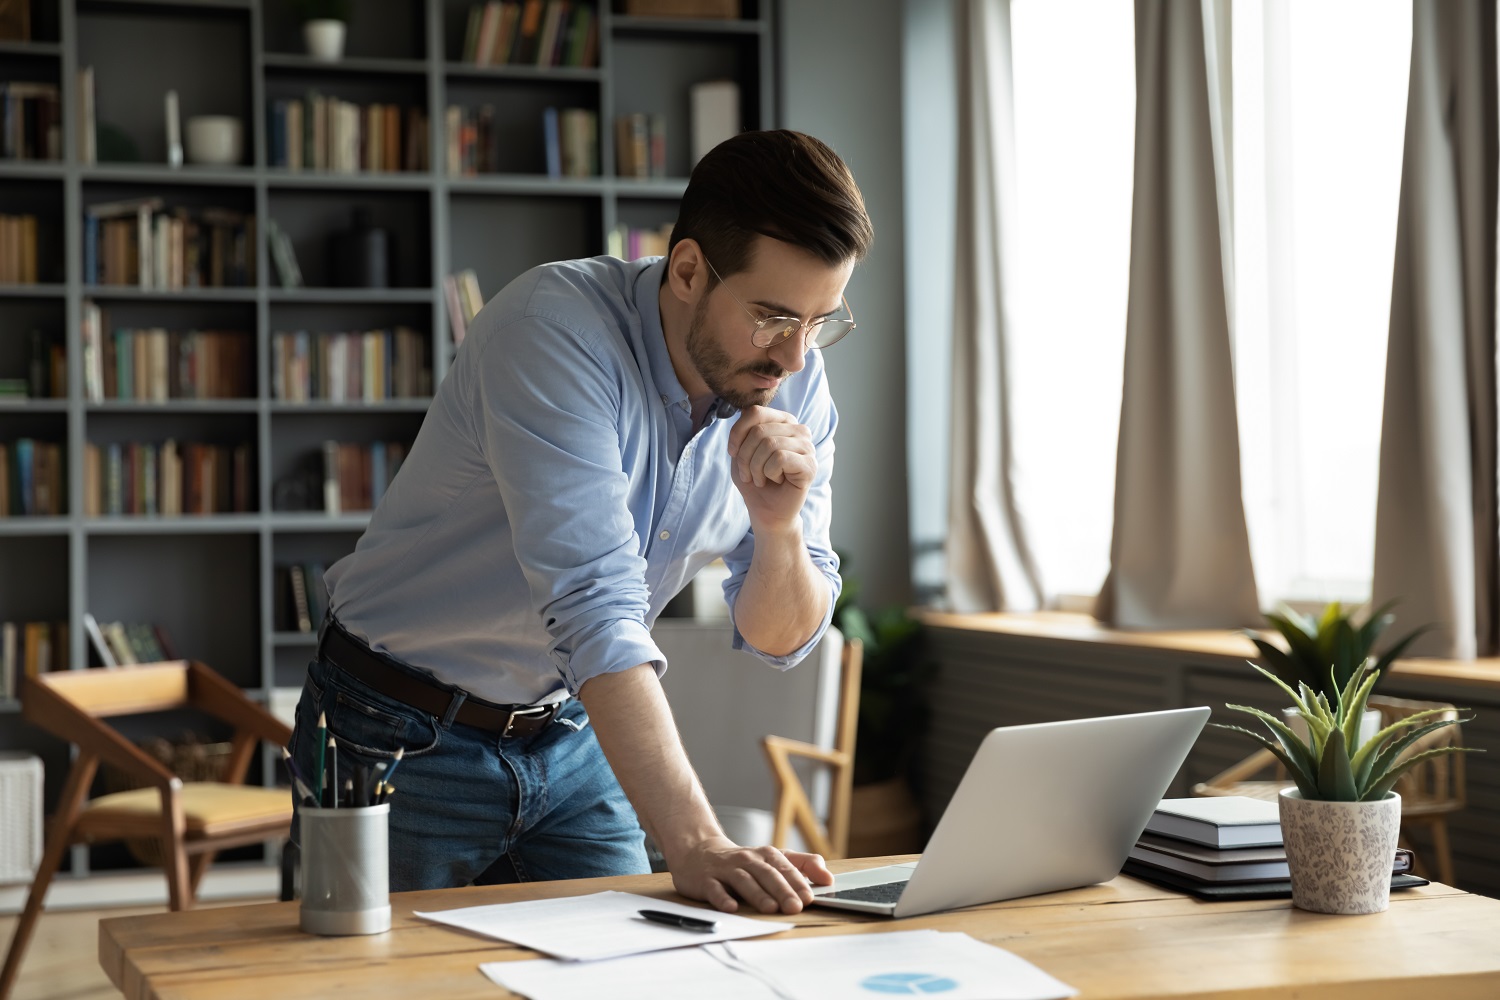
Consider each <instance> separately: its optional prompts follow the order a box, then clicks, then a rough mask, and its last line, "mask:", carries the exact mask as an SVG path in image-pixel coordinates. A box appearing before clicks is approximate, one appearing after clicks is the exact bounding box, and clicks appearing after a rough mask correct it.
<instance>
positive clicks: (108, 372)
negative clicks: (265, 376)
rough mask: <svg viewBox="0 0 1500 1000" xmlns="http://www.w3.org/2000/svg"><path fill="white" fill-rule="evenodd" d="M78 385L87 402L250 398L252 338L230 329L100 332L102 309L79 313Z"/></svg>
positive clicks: (91, 306) (86, 307)
mask: <svg viewBox="0 0 1500 1000" xmlns="http://www.w3.org/2000/svg"><path fill="white" fill-rule="evenodd" d="M81 316H82V324H81V327H82V329H81V331H80V340H81V341H82V344H83V365H84V371H83V385H84V393H85V396H86V398H87V399H88V400H89V402H92V403H97V402H101V401H103V400H110V399H115V400H138V401H143V402H154V403H164V402H167V401H168V400H173V399H252V398H254V396H255V338H254V335H253V334H251V333H248V332H245V331H235V330H166V329H163V328H161V327H156V328H153V329H147V330H131V329H124V328H121V329H117V330H115V331H113V332H112V333H110V334H108V335H107V336H105V335H102V334H101V330H102V327H103V314H102V313H101V311H100V310H99V309H98V307H97V306H96V305H95V304H94V303H92V302H90V301H87V300H86V301H85V303H84V307H83V310H82V313H81Z"/></svg>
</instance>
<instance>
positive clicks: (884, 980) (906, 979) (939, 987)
mask: <svg viewBox="0 0 1500 1000" xmlns="http://www.w3.org/2000/svg"><path fill="white" fill-rule="evenodd" d="M859 985H860V986H862V987H864V988H865V989H867V990H869V991H870V992H871V993H890V994H894V995H896V996H905V997H919V996H926V995H927V994H929V993H947V992H948V991H949V990H956V989H958V983H957V982H956V981H954V980H952V979H949V978H948V977H947V976H935V975H933V974H932V973H930V972H886V973H882V974H881V975H878V976H871V977H870V978H869V979H866V980H863V981H862V982H861V983H860V984H859Z"/></svg>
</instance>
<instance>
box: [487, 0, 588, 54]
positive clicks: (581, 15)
mask: <svg viewBox="0 0 1500 1000" xmlns="http://www.w3.org/2000/svg"><path fill="white" fill-rule="evenodd" d="M461 58H462V60H463V61H464V62H467V63H474V64H475V65H478V66H515V65H525V66H537V67H540V68H543V69H545V68H550V67H556V66H569V67H586V66H594V65H597V63H598V61H599V25H598V18H597V15H596V14H595V12H594V7H593V5H592V4H590V3H585V2H579V0H505V2H501V0H490V2H489V3H480V4H473V5H471V6H470V7H469V13H468V17H467V19H466V20H465V22H464V39H463V51H462V54H461Z"/></svg>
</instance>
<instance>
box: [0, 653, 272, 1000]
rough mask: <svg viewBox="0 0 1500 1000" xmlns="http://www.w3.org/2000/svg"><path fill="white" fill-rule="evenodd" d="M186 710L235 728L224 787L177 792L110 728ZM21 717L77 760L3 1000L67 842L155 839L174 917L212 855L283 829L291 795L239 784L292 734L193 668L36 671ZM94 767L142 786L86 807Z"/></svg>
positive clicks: (24, 917) (20, 930)
mask: <svg viewBox="0 0 1500 1000" xmlns="http://www.w3.org/2000/svg"><path fill="white" fill-rule="evenodd" d="M183 707H193V708H197V709H199V710H201V711H203V712H206V713H207V714H209V715H212V716H214V717H215V718H218V719H222V720H223V721H225V722H228V723H230V724H232V725H233V726H234V727H235V732H234V741H233V743H232V745H231V750H230V753H229V760H228V764H227V767H226V773H225V775H224V779H223V781H221V782H192V783H187V784H184V783H183V782H182V780H181V779H179V778H178V777H177V776H176V775H174V774H173V773H172V772H171V771H170V770H168V769H167V767H166V766H165V765H163V764H162V763H161V762H159V761H157V760H155V759H154V758H152V757H150V756H149V755H147V754H146V753H145V752H144V751H142V750H141V749H140V748H139V747H137V746H135V745H134V744H133V743H131V742H130V741H129V740H127V739H126V738H125V737H124V736H122V735H121V734H120V732H119V731H118V730H117V729H115V728H114V727H113V726H112V725H110V723H109V722H108V721H106V720H108V719H110V718H112V717H116V716H122V715H135V714H140V713H144V712H160V711H166V710H168V709H174V708H183ZM21 711H22V715H23V717H24V718H26V719H27V720H28V721H30V722H32V723H34V724H36V725H38V726H40V727H42V728H43V729H46V730H47V731H48V732H50V733H52V734H53V735H54V736H58V737H60V738H62V739H65V740H68V741H69V742H70V743H73V744H75V745H76V746H77V747H78V754H77V756H76V758H75V759H74V761H73V768H72V770H71V771H70V772H69V773H68V778H67V782H66V784H65V785H64V787H63V791H62V797H61V799H60V800H59V802H58V807H57V814H56V815H55V816H53V817H52V820H51V822H50V824H49V828H48V833H47V838H46V845H45V848H44V850H43V854H42V862H41V865H40V867H38V869H37V873H36V878H35V879H34V880H33V881H32V883H31V893H30V895H29V896H27V898H26V908H25V910H24V911H23V912H22V914H21V921H20V923H19V924H18V925H17V927H16V933H15V937H14V938H12V939H11V943H10V952H9V953H8V954H7V956H6V959H5V969H4V971H3V972H0V998H4V997H7V996H9V995H10V991H11V988H12V987H13V985H14V984H15V981H16V976H17V974H18V973H19V972H20V966H21V958H22V956H23V955H24V954H25V952H26V946H27V944H28V943H29V942H30V939H31V934H32V931H33V930H35V927H36V920H37V917H38V916H40V914H41V911H42V903H43V901H44V900H45V899H46V896H47V887H48V886H49V885H50V884H51V882H52V876H53V875H54V874H56V872H57V869H58V866H59V865H60V864H61V863H62V860H63V857H64V855H65V854H66V853H67V851H68V848H69V847H71V846H72V845H73V844H76V843H83V842H87V843H97V842H101V841H111V840H124V839H127V838H129V839H135V838H148V839H149V838H154V839H158V840H159V841H160V842H161V845H162V857H163V863H162V866H163V868H164V869H165V871H166V876H167V887H168V892H169V895H170V899H171V908H172V909H173V910H186V909H191V908H192V905H193V902H194V900H195V898H196V897H197V892H198V884H199V882H200V881H201V880H202V878H203V873H204V872H205V871H206V870H207V868H208V866H209V863H210V862H212V860H213V857H214V854H215V853H216V852H218V851H220V850H224V849H227V848H230V847H240V846H243V845H246V844H253V843H257V842H260V841H263V840H269V839H275V838H278V837H285V836H286V835H287V834H288V833H289V832H290V829H291V822H292V796H291V794H290V793H288V792H287V791H286V790H285V789H278V788H253V787H246V786H245V785H244V784H243V782H244V780H245V774H246V772H247V771H248V770H249V767H250V761H251V759H252V758H253V756H254V753H255V750H256V748H257V746H258V745H259V743H260V741H261V740H269V741H270V742H272V743H274V744H276V745H278V746H283V745H285V744H286V743H287V741H288V740H289V739H290V738H291V730H290V729H289V728H287V726H286V725H285V724H283V723H282V722H280V721H278V720H277V719H276V718H275V717H274V716H272V715H271V714H270V713H269V712H267V711H266V710H265V709H264V708H262V707H261V706H260V705H257V704H256V703H255V702H253V701H251V700H250V699H249V698H247V697H245V694H244V692H242V691H241V690H240V689H239V688H238V687H236V686H235V685H233V684H231V683H230V682H229V681H227V680H225V679H224V678H223V677H221V676H219V675H218V674H216V673H214V672H213V671H212V670H210V669H209V668H208V667H206V666H204V665H203V664H201V663H197V662H191V661H176V662H172V663H153V664H144V665H140V666H130V667H113V668H96V669H91V670H67V671H59V672H56V673H48V674H42V675H40V676H38V677H33V678H28V679H27V680H26V681H25V684H24V685H23V687H22V689H21ZM101 762H104V763H108V764H110V765H112V766H114V767H116V768H118V769H119V770H120V771H122V772H124V773H125V774H126V775H127V776H129V777H131V778H133V779H135V780H137V781H139V782H141V783H142V784H144V785H146V786H147V787H144V788H138V789H135V790H133V791H126V792H115V793H113V794H110V795H101V796H99V797H98V798H94V799H89V789H90V786H91V785H92V783H93V780H94V775H95V772H96V771H97V770H98V768H99V764H100V763H101Z"/></svg>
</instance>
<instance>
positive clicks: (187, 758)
mask: <svg viewBox="0 0 1500 1000" xmlns="http://www.w3.org/2000/svg"><path fill="white" fill-rule="evenodd" d="M138 745H139V746H140V748H141V749H142V750H144V751H145V752H146V755H147V756H149V757H154V758H155V759H156V760H159V761H161V763H163V764H165V765H166V766H167V768H168V770H170V771H171V772H172V773H173V774H175V775H177V776H178V777H179V778H181V779H182V780H183V781H184V782H188V781H222V780H224V772H225V769H226V768H227V767H228V765H229V752H230V749H231V748H232V747H233V744H232V743H227V742H226V743H204V742H202V739H201V738H200V737H199V736H198V735H197V734H196V733H186V734H184V735H183V737H182V738H181V739H179V740H175V741H173V740H167V739H164V738H161V737H157V738H156V739H153V740H147V741H146V742H144V743H141V744H138ZM102 770H103V772H104V789H105V791H106V792H128V791H130V790H131V789H133V788H142V787H144V785H145V783H144V782H142V781H139V780H137V779H136V778H135V777H133V776H131V775H128V774H126V773H125V772H123V771H121V770H119V769H118V768H113V767H106V768H103V769H102ZM125 845H126V846H127V847H129V848H130V853H131V855H132V856H133V857H134V858H135V859H136V860H137V861H139V862H140V863H141V864H143V865H155V866H158V867H159V866H160V865H161V863H162V847H161V841H160V840H157V839H156V838H154V837H143V838H139V839H135V840H127V841H126V842H125Z"/></svg>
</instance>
